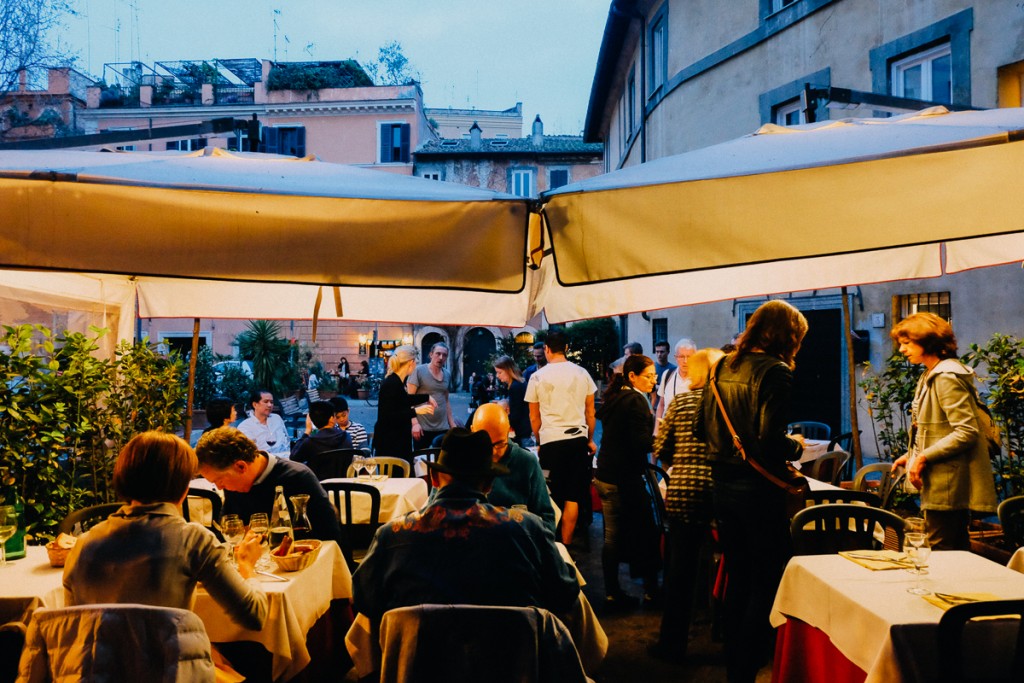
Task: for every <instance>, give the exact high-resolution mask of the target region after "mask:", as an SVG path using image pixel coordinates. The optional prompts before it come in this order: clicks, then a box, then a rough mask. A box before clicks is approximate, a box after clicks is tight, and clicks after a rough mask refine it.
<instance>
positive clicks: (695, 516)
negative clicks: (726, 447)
mask: <svg viewBox="0 0 1024 683" xmlns="http://www.w3.org/2000/svg"><path fill="white" fill-rule="evenodd" d="M702 394H703V389H694V390H692V391H688V392H685V393H682V394H678V395H677V396H676V397H675V398H674V399H672V402H671V403H669V405H668V409H667V410H666V411H665V416H664V418H663V419H662V422H661V427H660V428H659V429H658V436H657V438H656V439H655V441H654V453H655V455H657V456H658V459H659V460H661V461H662V462H663V463H665V464H666V465H671V466H672V477H671V479H670V480H669V485H668V496H667V497H666V499H665V505H666V507H667V508H668V516H669V518H670V519H672V520H673V521H678V522H683V523H686V524H707V523H708V522H710V521H711V518H712V503H711V465H710V464H709V463H708V459H707V446H706V445H705V444H704V442H703V441H701V440H700V439H698V438H697V437H696V436H694V434H693V428H694V425H695V424H696V422H697V415H698V413H699V411H700V406H701V400H702Z"/></svg>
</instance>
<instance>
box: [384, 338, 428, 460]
mask: <svg viewBox="0 0 1024 683" xmlns="http://www.w3.org/2000/svg"><path fill="white" fill-rule="evenodd" d="M415 367H416V347H414V346H399V347H398V348H397V349H395V352H394V353H393V354H391V358H389V359H388V375H387V377H385V378H384V381H383V382H381V384H380V398H379V400H378V403H377V425H376V426H375V427H374V429H373V450H374V452H375V453H376V454H377V455H382V456H386V457H390V458H402V459H404V460H406V461H407V462H408V463H409V465H410V466H412V421H413V419H414V418H415V417H416V415H430V414H432V413H433V412H434V408H435V407H436V406H437V402H436V401H434V399H433V398H431V397H430V396H429V395H427V394H410V393H408V392H407V391H406V389H405V380H406V379H407V378H408V377H409V375H410V374H412V371H413V369H414V368H415Z"/></svg>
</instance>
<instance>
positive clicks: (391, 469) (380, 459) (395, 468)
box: [345, 455, 411, 479]
mask: <svg viewBox="0 0 1024 683" xmlns="http://www.w3.org/2000/svg"><path fill="white" fill-rule="evenodd" d="M373 459H374V460H375V461H376V463H377V474H383V475H385V476H387V477H393V478H395V479H408V478H409V472H410V469H411V468H410V467H409V463H408V462H407V461H406V460H405V459H403V458H389V457H387V456H383V455H377V456H374V458H373ZM345 476H346V477H349V478H352V477H354V476H356V470H355V468H354V467H353V466H352V465H349V466H348V471H347V473H346V474H345Z"/></svg>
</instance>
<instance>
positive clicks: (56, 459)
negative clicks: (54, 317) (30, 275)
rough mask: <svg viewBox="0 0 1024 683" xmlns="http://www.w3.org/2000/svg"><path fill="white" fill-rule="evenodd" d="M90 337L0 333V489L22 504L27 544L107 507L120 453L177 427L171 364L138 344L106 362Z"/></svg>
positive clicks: (25, 329)
mask: <svg viewBox="0 0 1024 683" xmlns="http://www.w3.org/2000/svg"><path fill="white" fill-rule="evenodd" d="M90 331H91V333H92V335H93V336H90V337H87V336H86V335H84V334H81V333H72V332H65V333H62V334H60V335H59V336H55V335H54V333H53V332H51V331H50V330H49V329H47V328H46V327H43V326H41V325H20V326H16V327H10V326H4V328H3V337H2V339H0V450H2V452H3V453H4V466H5V467H6V468H7V478H8V480H7V481H5V485H10V486H14V487H15V488H16V489H17V491H18V493H19V495H20V496H21V497H22V498H23V499H24V500H25V518H26V530H27V532H28V534H29V537H30V540H32V541H33V542H45V541H46V540H48V539H49V538H50V537H52V535H53V533H54V531H55V528H56V526H57V524H58V523H59V522H60V520H61V519H63V518H64V517H65V516H66V515H67V514H68V513H69V512H71V511H72V510H75V509H78V508H81V507H84V506H87V505H92V504H95V503H101V502H109V501H111V500H113V498H114V494H113V491H112V490H111V487H110V475H111V472H112V468H113V463H114V459H115V457H116V455H117V453H118V451H120V449H121V447H122V446H123V445H124V444H125V443H126V442H127V441H128V439H130V438H131V437H132V436H134V435H135V434H137V433H139V432H142V431H145V430H148V429H163V430H165V431H173V430H174V429H176V428H177V427H178V426H180V424H181V416H182V413H183V409H184V403H185V392H186V386H185V385H184V384H183V383H182V382H181V381H180V378H181V363H180V361H179V360H178V359H177V358H170V359H168V358H165V357H163V356H160V355H159V354H157V353H156V349H155V347H154V346H152V345H150V344H148V343H147V342H146V341H145V340H144V341H143V342H141V343H139V344H134V345H133V344H129V343H127V342H122V343H121V345H119V346H118V348H117V353H116V357H115V360H114V361H111V360H107V359H102V358H98V357H96V355H95V353H96V351H97V349H98V346H97V344H96V341H97V340H98V339H99V338H100V337H102V336H103V335H104V334H105V333H106V330H102V329H98V328H90Z"/></svg>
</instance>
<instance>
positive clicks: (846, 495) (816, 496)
mask: <svg viewBox="0 0 1024 683" xmlns="http://www.w3.org/2000/svg"><path fill="white" fill-rule="evenodd" d="M834 503H862V504H864V505H869V506H871V507H875V508H876V507H878V506H880V505H881V504H882V499H881V498H879V497H878V496H876V495H875V494H873V493H870V492H868V491H851V490H849V489H822V490H821V491H808V492H807V504H808V505H831V504H834Z"/></svg>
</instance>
